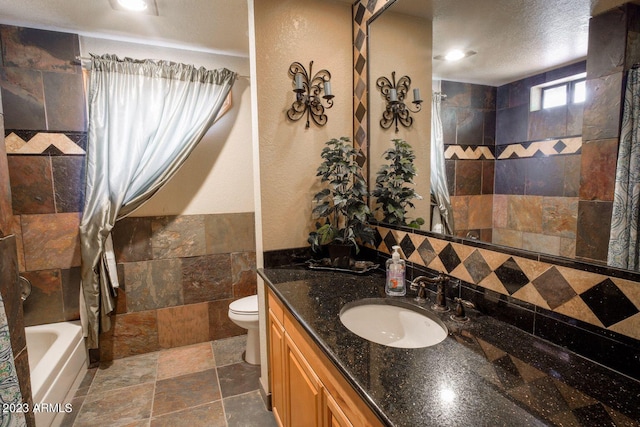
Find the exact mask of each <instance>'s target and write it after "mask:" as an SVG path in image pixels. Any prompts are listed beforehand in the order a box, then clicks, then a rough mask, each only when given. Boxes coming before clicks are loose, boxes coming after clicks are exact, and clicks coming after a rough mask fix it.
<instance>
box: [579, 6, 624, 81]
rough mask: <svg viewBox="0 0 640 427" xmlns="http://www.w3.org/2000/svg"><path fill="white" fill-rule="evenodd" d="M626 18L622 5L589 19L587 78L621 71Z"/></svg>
mask: <svg viewBox="0 0 640 427" xmlns="http://www.w3.org/2000/svg"><path fill="white" fill-rule="evenodd" d="M626 20H627V17H626V13H625V7H624V6H621V7H617V8H614V9H611V10H609V11H607V12H605V13H602V14H600V15H597V16H594V17H593V18H591V19H590V21H589V53H590V54H589V55H588V61H587V78H588V79H594V78H599V77H602V76H606V75H609V74H613V73H619V72H621V71H622V69H623V66H624V59H625V50H626V39H627V22H626ZM592 52H593V53H592ZM594 53H595V54H594ZM598 53H599V54H598Z"/></svg>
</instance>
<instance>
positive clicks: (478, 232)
mask: <svg viewBox="0 0 640 427" xmlns="http://www.w3.org/2000/svg"><path fill="white" fill-rule="evenodd" d="M441 90H442V92H443V93H444V94H446V95H447V98H446V99H445V100H443V101H442V104H441V107H442V108H441V111H442V133H443V139H444V145H445V167H446V172H447V185H448V188H449V194H450V196H451V205H452V207H453V221H454V224H455V234H456V236H459V237H465V236H467V234H469V235H470V236H472V235H473V236H476V237H477V238H479V239H480V240H483V241H485V242H491V241H492V240H493V237H492V232H493V231H492V217H493V181H494V169H495V160H494V159H495V156H494V151H495V131H496V88H495V87H491V86H481V85H473V84H469V83H458V82H449V81H446V80H443V81H442V83H441Z"/></svg>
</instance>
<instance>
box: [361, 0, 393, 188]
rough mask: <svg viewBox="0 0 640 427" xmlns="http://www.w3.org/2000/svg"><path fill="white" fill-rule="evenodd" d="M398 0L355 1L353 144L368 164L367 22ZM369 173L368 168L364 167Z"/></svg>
mask: <svg viewBox="0 0 640 427" xmlns="http://www.w3.org/2000/svg"><path fill="white" fill-rule="evenodd" d="M395 1H396V0H360V1H357V2H355V3H354V4H353V23H352V29H353V113H354V114H353V146H354V148H355V149H356V150H359V151H360V153H359V154H360V155H359V158H358V163H359V164H360V165H361V166H364V167H365V168H366V160H367V157H366V153H367V146H366V142H367V96H368V94H367V91H366V90H365V89H366V87H367V60H368V56H369V55H368V43H367V24H368V22H369V19H371V17H373V16H374V15H375V14H376V13H378V12H379V11H381V10H382V9H383V8H384V7H386V6H387V5H390V4H391V3H394V2H395ZM364 175H365V176H366V170H365V171H364Z"/></svg>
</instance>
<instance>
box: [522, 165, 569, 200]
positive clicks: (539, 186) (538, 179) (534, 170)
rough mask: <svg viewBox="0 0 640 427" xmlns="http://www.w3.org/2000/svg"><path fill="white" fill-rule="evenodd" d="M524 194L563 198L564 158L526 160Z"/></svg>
mask: <svg viewBox="0 0 640 427" xmlns="http://www.w3.org/2000/svg"><path fill="white" fill-rule="evenodd" d="M523 163H524V165H525V173H526V178H525V186H524V194H527V195H534V196H556V197H559V196H562V195H563V194H564V163H565V161H564V157H563V156H551V157H540V158H535V157H533V158H529V159H524V161H523Z"/></svg>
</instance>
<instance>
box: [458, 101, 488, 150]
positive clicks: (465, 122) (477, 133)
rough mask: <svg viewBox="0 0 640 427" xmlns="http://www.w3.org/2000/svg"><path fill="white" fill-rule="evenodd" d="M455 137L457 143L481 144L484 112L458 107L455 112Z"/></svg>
mask: <svg viewBox="0 0 640 427" xmlns="http://www.w3.org/2000/svg"><path fill="white" fill-rule="evenodd" d="M456 119H457V123H456V127H457V137H456V144H459V145H482V144H483V136H484V131H483V126H484V114H483V113H482V111H475V110H471V109H458V112H457V114H456Z"/></svg>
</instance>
